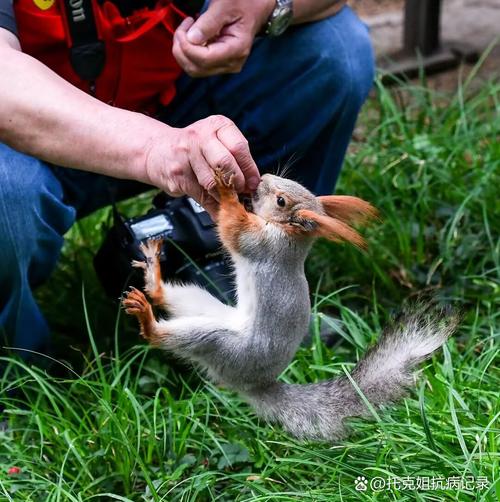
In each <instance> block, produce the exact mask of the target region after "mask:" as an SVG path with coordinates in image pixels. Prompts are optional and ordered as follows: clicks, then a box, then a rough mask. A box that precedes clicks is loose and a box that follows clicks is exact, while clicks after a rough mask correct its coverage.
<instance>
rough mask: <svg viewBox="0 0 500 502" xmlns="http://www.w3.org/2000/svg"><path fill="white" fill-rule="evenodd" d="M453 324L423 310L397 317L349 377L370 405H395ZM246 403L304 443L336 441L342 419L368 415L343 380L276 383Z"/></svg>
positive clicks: (448, 315) (443, 313)
mask: <svg viewBox="0 0 500 502" xmlns="http://www.w3.org/2000/svg"><path fill="white" fill-rule="evenodd" d="M458 322H459V316H458V314H456V313H453V312H450V311H449V310H447V309H441V308H440V309H437V308H430V307H428V306H419V307H417V308H416V309H414V310H413V311H412V312H411V313H408V312H406V313H403V314H401V315H400V316H399V317H398V319H396V320H395V321H394V322H393V323H392V324H391V325H390V326H389V327H387V328H386V329H385V330H384V332H383V334H382V336H381V337H380V339H379V341H378V343H377V344H376V345H375V346H374V347H373V348H371V349H370V350H369V351H368V352H367V353H366V354H365V356H364V357H363V359H362V360H361V361H359V363H358V364H357V365H356V367H355V368H354V370H353V371H352V373H351V377H352V379H353V380H354V381H355V382H356V384H357V386H358V387H359V389H360V390H361V392H362V393H363V394H364V396H365V397H366V398H367V399H368V401H369V402H370V403H371V404H372V405H373V406H374V407H378V406H381V405H383V404H387V403H390V402H393V401H395V400H396V399H398V398H400V397H401V396H402V395H403V394H404V392H405V389H406V388H407V387H408V386H410V385H411V384H412V381H413V368H414V367H415V365H417V364H418V363H419V362H421V361H423V360H424V359H426V358H428V357H429V356H430V355H431V354H432V353H433V352H434V351H435V350H436V349H438V348H439V347H441V345H443V343H444V342H445V341H446V340H447V338H448V337H449V336H450V335H451V334H453V332H454V331H455V329H456V327H457V325H458ZM247 399H248V400H249V401H250V403H251V404H252V405H253V406H254V407H255V410H256V412H257V414H258V415H259V416H261V417H263V418H264V419H266V420H269V421H272V422H279V423H280V424H281V425H282V426H283V427H284V428H285V429H286V430H287V431H288V432H290V433H291V434H293V435H294V436H296V437H299V438H304V439H305V438H307V439H321V440H336V439H340V438H341V437H343V436H345V434H346V427H345V425H344V419H346V418H348V417H356V416H364V415H367V414H368V409H367V407H366V405H365V404H364V402H363V399H362V397H361V396H360V394H359V392H358V391H357V390H356V389H355V387H354V386H353V385H352V383H351V381H350V380H349V378H347V377H346V376H343V377H340V378H337V379H334V380H328V381H325V382H320V383H317V384H309V385H289V384H285V383H280V382H276V383H275V384H273V385H271V386H270V387H266V388H265V389H262V388H260V389H255V390H254V391H252V392H250V393H247Z"/></svg>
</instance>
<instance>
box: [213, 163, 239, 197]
mask: <svg viewBox="0 0 500 502" xmlns="http://www.w3.org/2000/svg"><path fill="white" fill-rule="evenodd" d="M214 181H215V186H216V188H217V191H218V192H219V196H220V197H221V198H226V199H227V198H230V199H232V198H237V195H236V191H235V189H234V173H229V174H225V173H223V172H222V170H221V169H219V168H218V169H214Z"/></svg>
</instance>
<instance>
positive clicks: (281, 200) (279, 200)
mask: <svg viewBox="0 0 500 502" xmlns="http://www.w3.org/2000/svg"><path fill="white" fill-rule="evenodd" d="M276 203H277V204H278V206H279V207H285V205H286V201H285V199H284V198H283V197H277V199H276Z"/></svg>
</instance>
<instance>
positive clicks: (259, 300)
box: [123, 172, 458, 440]
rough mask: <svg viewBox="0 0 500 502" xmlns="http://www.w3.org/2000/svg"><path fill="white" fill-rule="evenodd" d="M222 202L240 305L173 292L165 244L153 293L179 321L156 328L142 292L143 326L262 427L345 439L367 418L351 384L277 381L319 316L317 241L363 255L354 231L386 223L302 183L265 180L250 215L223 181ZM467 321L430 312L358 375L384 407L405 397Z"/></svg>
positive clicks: (363, 206)
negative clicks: (236, 397)
mask: <svg viewBox="0 0 500 502" xmlns="http://www.w3.org/2000/svg"><path fill="white" fill-rule="evenodd" d="M215 179H216V182H217V189H218V191H219V196H220V209H219V214H218V225H217V226H218V231H219V235H220V238H221V242H222V244H223V246H224V247H225V249H226V250H227V251H228V252H229V254H230V256H231V258H232V261H233V263H234V268H235V272H236V285H237V302H236V305H235V306H234V307H233V306H228V305H225V304H223V303H221V302H220V301H219V300H217V299H216V298H215V297H213V296H212V295H211V294H210V293H208V292H207V291H206V290H204V289H202V288H200V287H198V286H196V285H179V284H174V283H169V282H163V281H162V279H161V273H160V264H159V250H160V247H161V243H160V242H158V241H151V242H149V243H148V245H146V246H143V253H144V256H145V261H144V262H134V266H136V267H140V268H142V269H144V277H145V292H146V294H147V295H148V296H149V298H150V299H151V302H152V303H153V304H154V305H157V306H159V307H161V308H163V309H164V310H165V311H166V312H168V314H169V318H168V319H160V320H156V319H155V317H154V314H153V311H152V307H151V304H150V303H149V302H148V300H147V299H146V297H145V296H144V294H143V293H142V292H141V291H139V290H137V289H134V288H132V289H131V290H130V291H128V292H127V293H125V295H124V299H123V306H124V308H125V310H126V312H127V313H129V314H132V315H135V316H136V317H137V319H138V321H139V324H140V329H141V335H142V336H143V337H144V338H145V339H146V340H148V342H149V343H151V344H152V345H154V346H156V347H159V348H162V349H164V350H166V351H169V352H172V353H174V354H176V355H177V356H178V357H181V358H183V359H185V360H188V361H190V362H192V363H194V364H196V365H197V366H199V367H200V368H202V369H203V370H204V371H205V372H206V374H207V375H208V376H209V378H210V379H212V380H213V381H214V382H215V383H217V384H220V385H223V386H224V387H227V388H230V389H233V390H235V391H237V392H239V393H241V394H242V395H243V396H244V397H245V398H246V399H247V400H248V401H249V402H250V403H251V404H252V405H253V407H254V408H255V410H256V412H257V413H258V415H259V416H261V417H263V418H265V419H266V420H268V421H272V422H278V423H280V424H281V425H282V426H283V427H284V428H285V429H286V430H287V431H289V432H290V433H291V434H293V435H294V436H296V437H299V438H304V439H306V438H307V439H319V440H338V439H340V438H342V437H343V436H344V435H345V433H346V428H345V425H344V420H345V419H346V418H348V417H354V416H363V415H366V414H367V412H368V410H367V408H366V406H365V404H364V402H363V399H362V398H361V396H360V395H359V392H358V391H357V390H356V388H355V387H354V386H353V385H352V383H351V381H350V379H349V378H347V377H345V376H343V377H340V378H337V379H334V380H328V381H325V382H320V383H317V384H309V385H290V384H285V383H282V382H279V381H278V380H277V377H278V376H279V374H280V373H281V372H282V371H283V370H284V369H285V368H286V366H287V365H288V364H289V363H290V361H291V360H292V359H293V357H294V355H295V352H296V350H297V348H298V346H299V344H300V343H301V341H302V339H303V337H304V335H305V333H306V332H307V326H308V322H309V317H310V300H309V288H308V285H307V281H306V277H305V273H304V261H305V259H306V257H307V254H308V253H309V250H310V248H311V245H312V243H313V242H314V240H315V239H316V238H319V237H325V238H327V239H331V240H334V241H347V242H350V243H353V244H354V245H356V246H360V247H363V246H364V240H363V238H362V237H361V236H360V235H359V233H358V232H357V231H356V230H354V229H353V228H352V227H351V224H354V223H363V222H364V221H365V220H367V219H370V218H373V217H375V216H376V210H375V209H374V208H373V207H372V206H371V205H370V204H369V203H368V202H365V201H363V200H361V199H359V198H356V197H350V196H333V195H332V196H321V197H315V196H314V195H313V194H312V193H311V192H309V191H308V190H307V189H306V188H304V187H302V186H301V185H300V184H298V183H296V182H294V181H291V180H287V179H283V178H280V177H278V176H273V175H270V174H266V175H264V176H263V177H262V181H261V183H260V185H259V187H258V189H257V191H256V192H255V194H254V195H253V197H252V208H251V211H247V210H246V209H245V207H244V206H243V205H242V204H241V203H240V202H239V200H238V196H237V194H236V192H235V191H234V188H233V186H232V183H231V180H230V179H229V180H228V181H227V182H226V181H225V180H224V178H223V176H222V174H220V173H217V172H216V173H215ZM457 323H458V319H457V316H456V315H455V314H453V313H450V312H448V311H446V310H445V309H435V308H434V309H433V308H425V307H422V306H421V307H420V308H418V309H416V311H415V312H413V313H409V314H405V315H403V316H402V317H401V318H400V319H399V320H398V321H397V323H395V324H394V325H393V326H391V327H389V328H387V329H386V330H385V331H384V333H383V334H382V336H381V338H380V340H379V342H378V343H377V344H376V345H375V346H374V347H373V348H372V349H370V350H369V351H368V352H367V354H366V355H365V357H364V358H363V359H362V360H361V361H360V362H359V363H358V364H357V366H356V367H355V368H354V370H353V371H352V373H351V378H352V379H353V380H354V381H355V382H356V385H357V387H358V388H359V389H360V390H361V392H362V393H363V394H364V396H365V397H366V398H367V399H368V401H369V402H370V403H372V404H373V405H374V406H380V405H382V404H385V403H388V402H392V401H394V400H395V399H397V398H399V397H400V396H401V395H402V394H403V393H404V390H405V389H406V387H408V386H409V385H410V384H411V381H412V368H413V367H414V366H415V365H416V364H418V363H419V362H420V361H422V360H424V359H425V358H427V357H429V356H430V355H431V354H432V352H434V351H435V350H436V349H438V348H439V347H440V346H441V345H442V344H443V343H444V342H445V341H446V339H447V338H448V337H449V336H450V335H451V334H452V333H453V331H454V330H455V328H456V326H457Z"/></svg>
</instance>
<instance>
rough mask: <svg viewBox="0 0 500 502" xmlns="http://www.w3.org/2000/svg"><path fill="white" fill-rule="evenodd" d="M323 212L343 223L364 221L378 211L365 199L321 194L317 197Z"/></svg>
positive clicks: (372, 217) (376, 214) (371, 217)
mask: <svg viewBox="0 0 500 502" xmlns="http://www.w3.org/2000/svg"><path fill="white" fill-rule="evenodd" d="M317 199H318V200H319V202H320V203H321V205H322V206H323V209H324V210H325V213H326V214H327V215H328V216H330V217H331V218H335V219H338V220H341V221H343V222H344V223H348V224H352V223H365V222H366V221H367V220H371V219H374V218H377V217H378V211H377V209H375V208H374V207H373V206H372V205H371V204H370V203H369V202H366V200H363V199H360V198H359V197H352V196H350V195H322V196H320V197H317Z"/></svg>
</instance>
